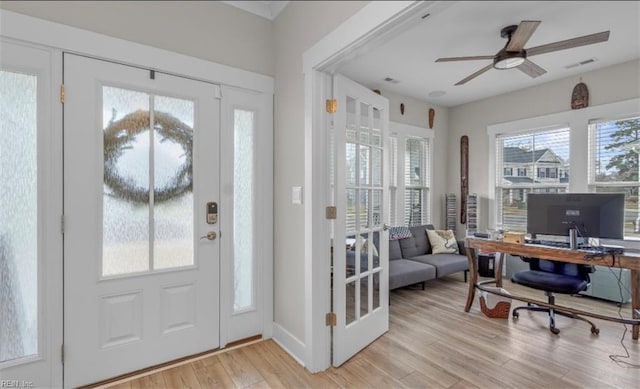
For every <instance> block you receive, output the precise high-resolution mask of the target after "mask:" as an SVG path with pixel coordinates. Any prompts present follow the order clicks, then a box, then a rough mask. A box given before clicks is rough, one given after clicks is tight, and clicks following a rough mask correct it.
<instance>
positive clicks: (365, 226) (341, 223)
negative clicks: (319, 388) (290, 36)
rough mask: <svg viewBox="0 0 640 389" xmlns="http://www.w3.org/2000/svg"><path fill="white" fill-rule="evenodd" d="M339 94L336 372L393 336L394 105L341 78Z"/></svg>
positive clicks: (336, 133) (335, 129)
mask: <svg viewBox="0 0 640 389" xmlns="http://www.w3.org/2000/svg"><path fill="white" fill-rule="evenodd" d="M333 92H334V98H335V99H336V100H337V112H336V116H335V121H334V126H333V147H334V153H333V155H334V156H335V159H336V160H335V165H334V166H335V169H336V172H335V173H336V174H335V175H334V177H335V178H334V180H335V182H334V185H335V188H336V194H335V195H336V198H335V204H336V206H337V211H338V212H337V219H336V220H335V222H334V228H333V233H334V235H333V241H334V247H336V248H335V249H334V255H333V257H334V263H333V312H334V313H335V314H336V326H335V327H334V329H333V365H334V366H340V365H341V364H342V363H344V362H345V361H346V360H348V359H349V358H351V357H352V356H353V355H354V354H356V353H357V352H358V351H360V350H361V349H363V348H364V347H366V346H367V345H368V344H369V343H371V342H373V341H374V340H375V339H376V338H378V337H379V336H380V335H382V334H383V333H385V332H386V331H387V330H388V329H389V303H388V301H389V270H388V262H389V247H388V246H389V243H388V238H387V236H388V232H387V231H386V228H385V223H388V220H389V206H388V204H389V198H388V187H389V186H388V174H387V172H388V156H387V152H386V150H385V143H386V142H387V130H388V126H389V102H388V100H387V99H385V98H384V97H382V96H380V95H377V94H375V93H373V92H372V91H370V90H369V89H367V88H365V87H363V86H361V85H359V84H357V83H355V82H353V81H351V80H349V79H347V78H345V77H343V76H341V75H336V76H334V82H333ZM345 245H346V246H347V249H346V250H345V249H344V248H343V247H345Z"/></svg>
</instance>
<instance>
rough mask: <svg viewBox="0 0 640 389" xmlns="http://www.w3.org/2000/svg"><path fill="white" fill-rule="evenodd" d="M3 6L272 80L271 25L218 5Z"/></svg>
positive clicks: (71, 3) (0, 4)
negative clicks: (258, 74) (257, 74)
mask: <svg viewBox="0 0 640 389" xmlns="http://www.w3.org/2000/svg"><path fill="white" fill-rule="evenodd" d="M0 8H4V9H7V10H10V11H14V12H17V13H22V14H25V15H29V16H33V17H36V18H40V19H45V20H51V21H54V22H58V23H62V24H66V25H69V26H74V27H78V28H82V29H85V30H90V31H95V32H99V33H101V34H105V35H109V36H113V37H116V38H121V39H126V40H128V41H133V42H138V43H143V44H146V45H149V46H154V47H159V48H163V49H166V50H170V51H173V52H176V53H181V54H186V55H190V56H193V57H196V58H202V59H205V60H208V61H212V62H216V63H219V64H223V65H229V66H233V67H236V68H239V69H244V70H249V71H252V72H256V73H260V74H265V75H269V76H273V75H274V74H275V53H274V51H273V24H272V23H271V22H270V21H269V20H267V19H264V18H261V17H259V16H256V15H253V14H250V13H248V12H245V11H242V10H240V9H237V8H235V7H232V6H229V5H226V4H224V3H220V2H217V1H154V2H149V1H0Z"/></svg>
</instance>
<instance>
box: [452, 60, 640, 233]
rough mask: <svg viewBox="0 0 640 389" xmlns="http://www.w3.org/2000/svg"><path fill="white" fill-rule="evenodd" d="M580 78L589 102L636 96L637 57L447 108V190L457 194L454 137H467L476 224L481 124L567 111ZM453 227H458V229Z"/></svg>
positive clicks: (483, 159) (483, 180)
mask: <svg viewBox="0 0 640 389" xmlns="http://www.w3.org/2000/svg"><path fill="white" fill-rule="evenodd" d="M580 78H582V82H584V83H585V84H586V85H587V87H588V89H589V106H596V105H601V104H606V103H611V102H616V101H623V100H628V99H632V98H637V97H640V61H631V62H627V63H623V64H620V65H615V66H610V67H608V68H604V69H600V70H594V71H591V72H586V73H583V74H582V75H580V76H575V77H569V78H565V79H561V80H557V81H552V82H549V83H546V84H542V85H539V86H536V87H533V88H528V89H524V90H521V91H517V92H512V93H508V94H504V95H501V96H496V97H493V98H489V99H485V100H481V101H477V102H473V103H469V104H465V105H461V106H458V107H454V108H451V109H449V129H448V131H449V133H450V138H449V149H448V150H449V153H448V154H449V156H448V164H449V170H448V175H447V177H448V179H447V180H446V182H447V185H448V186H447V187H448V191H449V192H453V193H457V194H459V193H460V173H459V172H460V147H459V142H460V137H461V136H462V135H468V136H469V193H474V192H475V193H477V194H478V196H479V197H480V215H479V228H480V229H481V230H482V229H486V228H487V220H488V213H487V211H488V208H489V207H488V201H487V193H488V184H489V182H488V181H489V178H488V177H489V176H488V171H487V167H488V158H487V155H486V153H487V150H489V143H488V142H489V136H488V135H487V126H489V125H492V124H498V123H504V122H510V121H515V120H518V119H525V118H532V117H537V116H542V115H547V114H551V113H557V112H564V111H570V110H571V93H572V91H573V87H574V86H575V85H576V84H577V83H579V82H580ZM463 227H464V226H461V225H459V226H458V231H459V232H461V231H464V228H463Z"/></svg>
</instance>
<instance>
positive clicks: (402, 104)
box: [400, 103, 404, 115]
mask: <svg viewBox="0 0 640 389" xmlns="http://www.w3.org/2000/svg"><path fill="white" fill-rule="evenodd" d="M400 114H401V115H404V103H400Z"/></svg>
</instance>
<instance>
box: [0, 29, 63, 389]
mask: <svg viewBox="0 0 640 389" xmlns="http://www.w3.org/2000/svg"><path fill="white" fill-rule="evenodd" d="M56 58H58V59H59V56H57V55H55V54H54V53H53V52H51V51H50V50H48V49H41V48H36V47H33V46H26V45H23V44H17V43H13V42H8V41H5V40H0V387H3V388H9V387H13V388H27V387H59V386H61V385H62V364H61V360H60V347H61V345H62V234H61V233H60V227H59V223H60V215H61V213H62V189H61V186H62V180H61V175H62V143H61V135H60V127H59V126H57V125H56V123H58V122H59V120H57V119H59V115H58V114H57V112H59V107H60V103H58V102H57V99H56V103H54V104H52V101H53V97H54V96H55V95H56V94H57V87H58V86H59V82H60V81H59V78H60V77H59V76H58V81H57V82H55V81H53V79H54V76H53V69H54V68H56V62H57V63H59V61H56ZM54 90H55V91H56V92H53V91H54ZM53 107H55V108H56V109H55V110H54V109H52V108H53Z"/></svg>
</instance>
